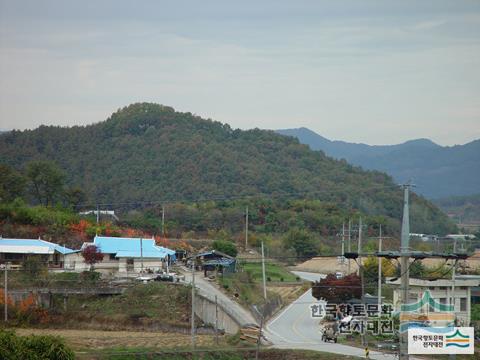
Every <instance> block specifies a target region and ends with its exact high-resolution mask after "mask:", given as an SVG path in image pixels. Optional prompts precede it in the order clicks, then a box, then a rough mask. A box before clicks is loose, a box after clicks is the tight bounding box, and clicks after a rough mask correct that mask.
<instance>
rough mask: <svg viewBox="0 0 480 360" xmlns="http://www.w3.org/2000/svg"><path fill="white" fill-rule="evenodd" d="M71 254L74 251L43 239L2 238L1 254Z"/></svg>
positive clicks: (0, 240)
mask: <svg viewBox="0 0 480 360" xmlns="http://www.w3.org/2000/svg"><path fill="white" fill-rule="evenodd" d="M55 251H56V252H59V253H60V254H69V253H71V252H73V250H72V249H69V248H67V247H63V246H60V245H57V244H54V243H51V242H49V241H45V240H42V239H5V238H0V252H2V253H16V254H53V253H54V252H55Z"/></svg>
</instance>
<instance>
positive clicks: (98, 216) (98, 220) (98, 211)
mask: <svg viewBox="0 0 480 360" xmlns="http://www.w3.org/2000/svg"><path fill="white" fill-rule="evenodd" d="M99 222H100V210H99V208H98V204H97V225H98V223H99Z"/></svg>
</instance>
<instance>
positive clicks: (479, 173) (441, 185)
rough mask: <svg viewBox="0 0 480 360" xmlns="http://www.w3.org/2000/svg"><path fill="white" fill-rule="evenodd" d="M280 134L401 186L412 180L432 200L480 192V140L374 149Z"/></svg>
mask: <svg viewBox="0 0 480 360" xmlns="http://www.w3.org/2000/svg"><path fill="white" fill-rule="evenodd" d="M277 132H278V133H280V134H282V135H288V136H294V137H296V138H298V139H299V141H300V142H301V143H303V144H307V145H309V146H310V148H311V149H313V150H322V151H323V152H325V154H327V155H329V156H332V157H334V158H337V159H345V160H347V161H348V162H350V163H351V164H354V165H357V166H361V167H363V168H365V169H372V170H379V171H384V172H386V173H388V174H390V175H391V176H393V178H394V179H395V180H396V181H397V182H399V183H403V182H405V181H408V180H409V179H412V180H413V182H414V183H415V184H416V185H417V192H419V193H421V194H423V195H425V196H427V197H430V198H438V197H446V196H451V195H469V194H475V193H478V192H480V182H479V181H478V178H479V177H480V140H476V141H472V142H470V143H468V144H465V145H455V146H452V147H442V146H440V145H437V144H435V143H433V142H432V141H430V140H428V139H417V140H411V141H407V142H405V143H403V144H398V145H375V146H371V145H366V144H355V143H347V142H344V141H331V140H328V139H326V138H324V137H322V136H320V135H318V134H316V133H315V132H313V131H311V130H309V129H306V128H299V129H286V130H278V131H277Z"/></svg>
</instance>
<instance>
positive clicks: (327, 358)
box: [79, 348, 360, 360]
mask: <svg viewBox="0 0 480 360" xmlns="http://www.w3.org/2000/svg"><path fill="white" fill-rule="evenodd" d="M89 356H92V357H88V359H105V360H127V359H131V358H132V357H134V358H135V359H151V358H152V356H155V359H162V360H193V359H196V360H249V359H254V358H255V350H254V349H251V350H246V349H235V348H233V349H232V350H215V348H210V349H199V350H198V351H196V352H195V353H192V352H191V351H189V350H181V349H180V350H177V351H171V352H168V350H167V351H165V350H162V351H158V350H157V351H155V350H154V349H149V348H130V349H125V348H118V349H104V350H101V351H99V352H97V353H95V354H93V355H89ZM258 358H259V359H261V360H336V359H345V360H347V359H360V358H357V357H353V356H346V355H338V354H329V353H324V352H318V351H307V350H273V349H271V350H261V351H260V352H259V354H258ZM79 359H83V357H81V356H80V357H79ZM85 359H86V358H85Z"/></svg>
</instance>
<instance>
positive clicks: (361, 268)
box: [357, 217, 366, 346]
mask: <svg viewBox="0 0 480 360" xmlns="http://www.w3.org/2000/svg"><path fill="white" fill-rule="evenodd" d="M357 250H358V272H359V274H360V281H361V283H362V304H365V276H364V273H363V263H362V256H361V255H360V254H361V253H362V217H360V220H359V223H358V249H357ZM365 345H366V341H365V332H362V346H365Z"/></svg>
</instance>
